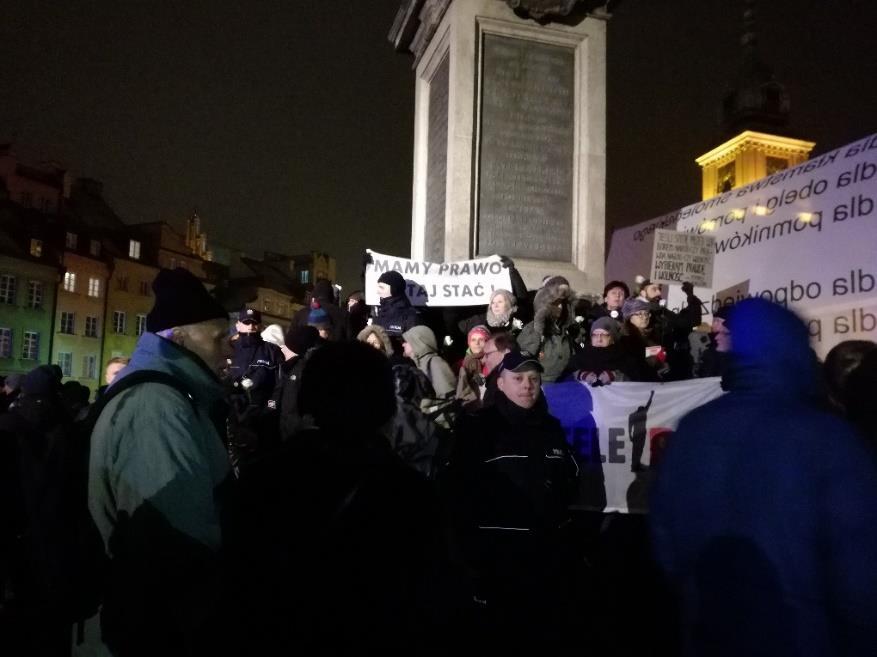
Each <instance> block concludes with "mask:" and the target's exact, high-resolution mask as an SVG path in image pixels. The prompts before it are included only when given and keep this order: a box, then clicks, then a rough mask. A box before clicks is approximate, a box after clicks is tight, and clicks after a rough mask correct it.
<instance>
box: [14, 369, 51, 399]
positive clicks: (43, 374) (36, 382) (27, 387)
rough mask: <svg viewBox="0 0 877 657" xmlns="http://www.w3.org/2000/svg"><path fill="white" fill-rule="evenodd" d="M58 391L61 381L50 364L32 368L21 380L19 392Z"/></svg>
mask: <svg viewBox="0 0 877 657" xmlns="http://www.w3.org/2000/svg"><path fill="white" fill-rule="evenodd" d="M60 391H61V382H60V381H59V380H58V377H57V376H56V375H55V370H54V369H53V368H52V367H51V366H50V365H40V366H39V367H36V368H34V369H32V370H31V371H30V372H28V373H27V375H26V376H25V377H24V380H23V381H22V382H21V392H22V393H24V394H25V395H53V394H57V393H59V392H60Z"/></svg>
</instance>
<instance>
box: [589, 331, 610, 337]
mask: <svg viewBox="0 0 877 657" xmlns="http://www.w3.org/2000/svg"><path fill="white" fill-rule="evenodd" d="M591 337H592V338H608V337H609V333H608V332H607V331H594V332H593V333H591Z"/></svg>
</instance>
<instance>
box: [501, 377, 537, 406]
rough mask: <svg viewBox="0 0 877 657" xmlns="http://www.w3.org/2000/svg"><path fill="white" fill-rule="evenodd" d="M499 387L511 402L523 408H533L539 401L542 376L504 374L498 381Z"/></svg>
mask: <svg viewBox="0 0 877 657" xmlns="http://www.w3.org/2000/svg"><path fill="white" fill-rule="evenodd" d="M496 385H497V387H498V388H499V389H500V390H501V391H502V393H503V394H504V395H505V396H506V397H508V399H509V401H510V402H512V403H513V404H515V405H516V406H520V407H521V408H533V406H535V405H536V402H537V401H538V400H539V393H540V392H541V388H540V386H541V385H542V375H541V374H539V372H536V371H535V370H531V371H528V372H508V371H506V372H503V373H502V374H501V375H500V376H499V378H498V379H497V380H496Z"/></svg>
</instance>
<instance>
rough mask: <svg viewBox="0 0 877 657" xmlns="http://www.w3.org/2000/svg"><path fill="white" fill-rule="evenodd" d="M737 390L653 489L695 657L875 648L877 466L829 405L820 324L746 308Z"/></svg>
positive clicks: (704, 413)
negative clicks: (818, 349)
mask: <svg viewBox="0 0 877 657" xmlns="http://www.w3.org/2000/svg"><path fill="white" fill-rule="evenodd" d="M732 317H733V321H734V343H733V351H732V352H731V359H730V363H729V370H728V372H727V374H726V376H725V386H726V389H727V390H728V391H729V392H728V394H726V395H725V396H723V397H720V398H719V399H716V400H714V401H712V402H710V403H708V404H706V405H704V406H702V407H700V408H698V409H697V410H695V411H693V412H692V413H690V414H689V415H687V416H686V417H685V418H683V419H682V421H681V422H680V424H679V427H678V429H677V431H676V433H675V434H674V435H673V437H672V438H671V439H670V441H669V447H668V449H667V452H666V454H665V455H664V457H663V459H662V461H661V464H660V466H659V469H658V472H657V481H656V483H655V486H654V488H653V492H652V498H651V524H652V534H653V542H654V547H655V554H656V557H657V560H658V562H659V563H660V565H661V566H662V567H663V569H664V571H665V572H666V574H667V576H668V578H669V580H670V582H671V583H672V584H673V585H674V586H675V588H676V590H677V591H678V592H679V595H680V598H681V605H682V614H681V618H682V619H684V620H683V625H682V634H683V645H684V646H685V647H686V649H685V650H684V651H683V653H682V654H684V655H710V654H723V655H732V654H737V655H772V654H785V655H797V656H810V655H812V656H814V657H815V656H816V655H867V654H873V651H874V646H875V645H877V623H875V622H874V620H875V615H874V614H875V612H874V610H875V609H877V568H875V567H874V555H875V554H877V508H875V506H874V500H875V499H877V469H875V465H874V462H873V461H872V459H871V458H870V457H869V454H868V452H867V450H866V448H865V447H864V445H863V444H862V442H861V440H860V439H859V437H858V436H856V435H855V434H854V433H853V432H852V431H851V430H850V428H849V427H848V426H847V425H846V424H845V423H843V422H841V421H840V420H838V419H837V418H835V417H832V416H831V415H829V414H827V413H825V412H823V411H821V410H819V407H818V404H817V402H816V401H815V399H816V394H817V392H818V391H819V386H818V379H817V371H818V370H817V365H816V360H815V358H814V357H813V354H812V352H811V351H810V348H809V343H808V342H809V341H808V332H807V327H806V326H805V325H804V324H803V322H801V321H800V320H799V319H798V318H797V317H795V316H794V315H793V314H792V313H791V312H789V311H787V310H785V309H783V308H781V307H780V306H777V305H775V304H771V303H768V302H766V301H763V300H760V299H750V300H746V301H743V302H741V303H740V304H739V305H738V306H737V307H736V308H735V310H734V312H733V314H732Z"/></svg>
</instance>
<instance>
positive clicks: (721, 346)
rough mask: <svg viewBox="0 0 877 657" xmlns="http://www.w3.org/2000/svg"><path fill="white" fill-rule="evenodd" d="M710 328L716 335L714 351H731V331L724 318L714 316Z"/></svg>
mask: <svg viewBox="0 0 877 657" xmlns="http://www.w3.org/2000/svg"><path fill="white" fill-rule="evenodd" d="M712 330H713V334H714V335H715V337H716V351H718V352H720V353H724V352H728V351H731V332H730V331H729V330H728V327H727V326H725V320H724V319H721V318H719V317H714V318H713V326H712Z"/></svg>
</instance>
